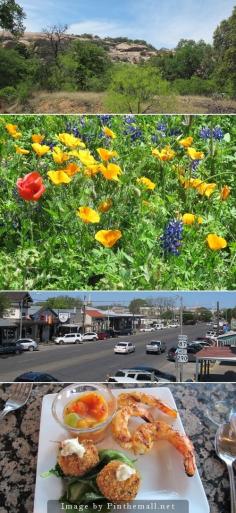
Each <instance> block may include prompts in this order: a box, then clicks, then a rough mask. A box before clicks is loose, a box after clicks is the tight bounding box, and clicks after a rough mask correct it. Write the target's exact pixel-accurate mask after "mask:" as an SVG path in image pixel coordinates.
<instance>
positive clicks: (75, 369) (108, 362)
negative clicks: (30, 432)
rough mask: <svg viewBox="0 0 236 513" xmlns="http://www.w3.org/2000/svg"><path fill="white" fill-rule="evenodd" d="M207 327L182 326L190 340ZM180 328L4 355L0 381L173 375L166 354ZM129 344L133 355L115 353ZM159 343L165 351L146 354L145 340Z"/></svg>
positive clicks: (188, 370)
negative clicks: (127, 371)
mask: <svg viewBox="0 0 236 513" xmlns="http://www.w3.org/2000/svg"><path fill="white" fill-rule="evenodd" d="M207 329H208V326H207V325H206V324H203V323H201V324H196V325H195V326H183V333H184V334H186V335H188V339H189V341H192V340H194V339H195V338H196V337H199V336H204V335H205V333H206V331H207ZM179 334H180V328H168V329H164V330H161V331H156V332H146V333H143V332H141V333H137V334H135V335H131V336H124V337H118V338H111V339H107V340H98V341H96V342H85V343H84V344H78V345H74V344H67V345H62V346H58V345H55V344H49V345H40V349H39V351H35V352H33V353H30V352H24V353H22V354H21V355H16V356H13V355H6V356H4V357H1V358H0V381H1V382H10V381H13V380H14V379H15V378H16V377H17V376H19V375H20V374H22V373H23V372H27V371H38V372H47V373H49V374H52V375H53V376H54V377H55V378H57V379H58V380H60V381H62V382H63V381H64V382H66V381H68V382H71V381H73V382H79V381H104V380H106V377H107V375H108V374H110V375H113V374H115V372H116V371H117V370H118V369H122V368H130V367H135V365H146V366H150V367H155V368H157V369H159V370H162V371H164V372H169V373H172V374H174V375H175V372H176V371H175V364H174V363H173V362H169V361H168V360H167V352H168V349H170V348H171V347H172V346H176V345H177V342H178V335H179ZM124 340H125V341H132V342H133V343H134V344H135V346H136V351H135V353H131V354H124V355H122V354H114V351H113V350H114V346H115V344H116V343H117V342H121V341H124ZM151 340H162V341H165V342H166V347H167V351H166V352H165V353H162V354H161V355H152V354H146V352H145V346H146V343H147V342H148V341H151ZM194 371H195V364H194V363H187V364H186V365H185V366H184V379H189V378H193V376H194Z"/></svg>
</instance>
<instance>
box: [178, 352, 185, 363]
mask: <svg viewBox="0 0 236 513" xmlns="http://www.w3.org/2000/svg"><path fill="white" fill-rule="evenodd" d="M176 361H177V362H178V363H187V362H188V355H187V354H177V355H176Z"/></svg>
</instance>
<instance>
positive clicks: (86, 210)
mask: <svg viewBox="0 0 236 513" xmlns="http://www.w3.org/2000/svg"><path fill="white" fill-rule="evenodd" d="M76 215H77V216H78V217H80V219H82V221H83V222H84V223H99V222H100V215H99V214H98V212H96V210H93V208H90V207H79V210H77V213H76Z"/></svg>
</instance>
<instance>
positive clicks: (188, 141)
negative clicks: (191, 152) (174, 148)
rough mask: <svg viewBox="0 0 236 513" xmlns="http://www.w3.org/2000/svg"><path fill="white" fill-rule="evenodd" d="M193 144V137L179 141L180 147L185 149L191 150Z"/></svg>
mask: <svg viewBox="0 0 236 513" xmlns="http://www.w3.org/2000/svg"><path fill="white" fill-rule="evenodd" d="M192 142H193V137H186V138H185V139H181V140H180V141H179V144H180V146H183V148H189V146H191V144H192Z"/></svg>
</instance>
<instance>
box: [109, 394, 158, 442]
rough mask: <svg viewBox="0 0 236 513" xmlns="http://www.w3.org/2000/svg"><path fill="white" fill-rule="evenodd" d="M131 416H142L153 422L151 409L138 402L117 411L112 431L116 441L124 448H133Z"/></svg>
mask: <svg viewBox="0 0 236 513" xmlns="http://www.w3.org/2000/svg"><path fill="white" fill-rule="evenodd" d="M130 417H140V418H142V419H143V420H145V421H146V422H152V421H153V420H154V419H153V416H152V414H151V412H150V411H149V410H147V409H146V408H142V407H141V406H138V405H137V404H133V405H130V406H126V407H125V408H121V409H120V410H118V411H117V413H116V415H115V417H114V418H113V421H112V433H113V436H114V438H115V439H116V441H117V442H118V443H119V444H120V446H121V447H123V448H124V449H132V444H133V443H132V434H131V433H130V431H129V427H128V423H129V419H130Z"/></svg>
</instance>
